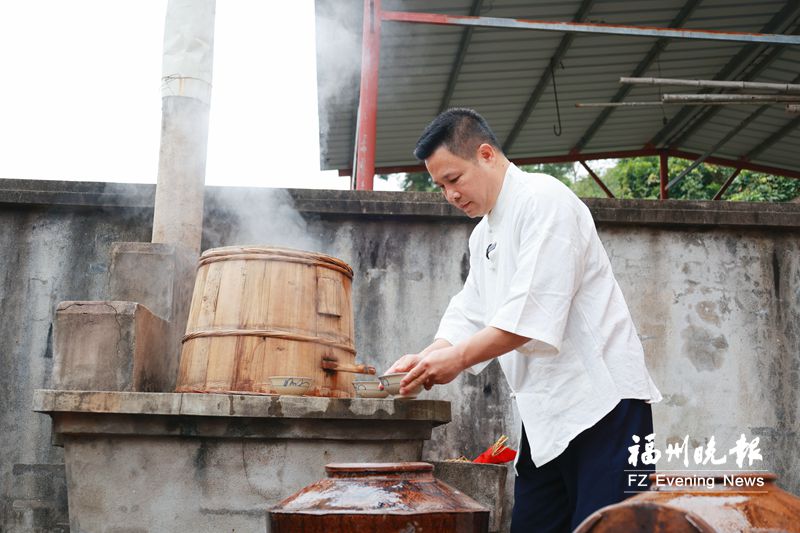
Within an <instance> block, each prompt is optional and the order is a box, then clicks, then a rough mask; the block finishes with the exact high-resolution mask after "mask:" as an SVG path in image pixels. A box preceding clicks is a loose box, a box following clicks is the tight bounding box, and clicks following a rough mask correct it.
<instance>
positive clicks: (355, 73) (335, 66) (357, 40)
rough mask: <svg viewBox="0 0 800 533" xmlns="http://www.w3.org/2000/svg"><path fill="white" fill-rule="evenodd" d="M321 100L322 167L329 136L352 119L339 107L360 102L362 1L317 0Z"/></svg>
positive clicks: (326, 164) (353, 122)
mask: <svg viewBox="0 0 800 533" xmlns="http://www.w3.org/2000/svg"><path fill="white" fill-rule="evenodd" d="M316 7H317V16H316V23H317V27H316V35H317V100H318V106H319V137H320V155H319V157H320V166H321V167H322V168H327V166H328V151H327V148H328V137H329V135H330V131H331V127H332V126H335V125H336V123H337V122H340V121H343V120H344V121H348V122H352V129H353V131H355V121H356V116H355V114H354V115H353V116H352V117H342V116H341V115H338V116H337V114H336V111H337V110H342V109H352V108H353V107H354V106H357V105H358V90H359V74H360V69H361V9H362V5H361V3H360V2H317V3H316Z"/></svg>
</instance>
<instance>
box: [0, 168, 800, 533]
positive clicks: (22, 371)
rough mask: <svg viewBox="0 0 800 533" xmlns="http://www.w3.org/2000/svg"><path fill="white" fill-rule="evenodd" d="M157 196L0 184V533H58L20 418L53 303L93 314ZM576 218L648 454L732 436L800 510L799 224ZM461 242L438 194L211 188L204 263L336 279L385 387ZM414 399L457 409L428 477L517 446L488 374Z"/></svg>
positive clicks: (25, 415) (635, 210)
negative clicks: (611, 308)
mask: <svg viewBox="0 0 800 533" xmlns="http://www.w3.org/2000/svg"><path fill="white" fill-rule="evenodd" d="M153 189H154V188H153V186H145V185H141V186H131V185H102V184H81V183H60V182H28V181H16V180H6V181H0V245H2V249H3V253H2V254H0V276H2V280H3V283H2V285H0V300H1V301H2V304H0V305H1V306H2V321H0V364H1V365H2V368H3V372H0V457H2V460H0V529H2V530H3V531H6V530H7V531H64V530H66V528H67V527H68V520H67V516H66V492H65V489H64V473H63V472H64V471H63V464H62V462H63V458H62V454H61V450H60V449H59V448H54V447H52V446H51V445H50V428H49V420H48V419H47V417H44V416H39V415H34V414H32V413H31V411H30V402H31V395H32V390H33V389H34V388H46V387H48V386H50V384H51V379H52V378H51V373H52V349H51V343H52V333H51V321H52V318H53V313H54V310H55V307H56V305H57V303H58V302H59V301H62V300H88V299H103V298H104V297H106V291H107V269H108V264H109V261H110V253H109V251H110V246H111V243H112V242H114V241H146V240H149V236H150V231H151V219H152V201H153ZM292 203H293V204H294V205H295V206H296V207H297V209H298V211H299V214H298V212H295V211H292V210H291V209H289V207H288V206H289V205H290V204H292ZM587 203H588V204H589V206H590V208H591V209H592V212H593V214H594V216H595V220H596V222H597V224H598V227H599V229H600V234H601V238H602V240H603V242H604V243H605V245H606V248H607V250H608V252H609V255H610V256H611V260H612V263H613V266H614V270H615V272H616V274H617V278H618V280H619V282H620V285H621V287H622V290H623V292H624V293H625V296H626V298H627V299H628V303H629V305H630V307H631V311H632V313H633V316H634V320H635V321H636V323H637V326H638V328H639V333H640V335H641V337H642V339H643V341H644V346H645V350H646V354H647V360H648V364H649V366H650V368H651V371H652V373H653V375H654V379H655V380H656V382H657V384H658V385H659V387H660V388H661V390H662V392H663V393H664V396H665V401H664V402H662V403H661V404H659V405H657V406H655V407H654V414H655V418H656V420H655V423H656V430H657V432H658V433H659V447H660V448H661V449H662V450H663V449H664V442H665V440H666V439H669V440H670V441H675V440H677V439H681V440H682V439H683V438H684V436H686V435H689V437H690V446H691V447H692V448H694V447H696V446H700V445H705V444H706V442H707V440H708V439H710V437H712V436H714V437H715V440H716V444H717V450H719V452H718V456H719V455H724V454H725V453H726V452H727V450H728V449H729V448H732V447H733V446H734V444H735V441H736V440H737V439H738V438H739V435H740V434H741V433H745V434H746V435H747V436H748V438H754V437H756V436H758V437H760V439H761V441H760V449H761V453H762V455H763V458H764V461H763V463H762V462H757V463H754V465H753V466H752V468H759V469H761V468H763V469H770V470H774V471H776V472H777V473H778V474H779V475H780V476H781V479H780V480H779V484H780V485H782V486H783V487H784V488H786V489H788V490H790V491H791V492H794V493H795V494H797V493H800V454H798V452H797V445H796V438H797V432H798V429H800V423H798V419H797V413H798V408H800V339H798V335H797V333H798V328H799V327H800V320H798V319H799V318H800V317H798V314H800V254H798V239H797V237H798V232H800V206H798V205H775V204H760V205H757V204H728V203H709V202H707V203H692V202H666V203H659V204H657V203H652V202H644V201H614V200H587ZM473 224H474V221H470V220H469V219H466V218H464V217H462V216H460V215H458V214H457V213H455V212H453V210H452V209H451V208H449V207H448V206H447V205H446V204H444V203H443V202H442V201H441V200H440V199H439V198H438V197H437V196H436V195H433V194H425V193H416V194H410V193H358V192H349V191H288V192H287V191H282V190H278V191H272V190H267V189H260V190H242V189H211V188H210V189H208V191H207V198H206V217H205V228H204V242H203V248H204V249H205V248H208V247H214V246H223V245H233V244H246V243H258V244H274V245H287V246H294V247H297V248H303V249H316V250H319V251H322V252H326V253H330V254H332V255H335V256H337V257H339V258H341V259H343V260H345V261H347V262H348V263H350V264H351V265H352V266H353V268H354V270H355V281H354V286H353V298H354V306H355V310H356V346H357V349H358V353H359V357H358V358H359V360H361V361H363V362H366V363H369V364H372V365H374V366H376V367H378V368H379V369H385V368H386V367H387V366H388V365H389V364H390V363H391V362H392V361H393V360H394V359H395V358H396V357H398V356H399V355H402V354H403V353H405V352H408V351H414V350H418V349H420V348H422V347H423V346H425V345H426V344H427V342H428V341H429V340H430V337H431V335H432V334H433V333H434V331H435V329H436V326H437V324H438V319H439V317H440V315H441V313H442V311H443V310H444V308H445V306H446V305H447V302H448V301H449V298H450V296H451V295H452V294H453V293H455V292H456V291H457V290H458V289H459V287H460V285H461V283H462V280H463V279H464V277H465V275H466V268H467V256H466V249H467V248H466V242H467V237H468V235H469V232H470V230H471V229H472V227H473ZM427 394H428V396H427V397H429V398H436V399H447V400H450V401H451V402H452V403H453V422H451V423H450V424H448V425H447V426H445V427H443V428H438V429H436V430H434V438H433V440H432V441H431V442H430V443H428V445H427V446H426V451H425V456H426V457H428V458H430V459H444V458H451V457H458V456H460V455H467V456H475V455H477V454H478V453H479V452H480V451H482V450H483V449H485V448H486V447H487V446H489V445H490V444H491V443H492V442H493V441H494V440H495V439H496V438H497V437H498V436H500V435H501V434H504V433H505V434H507V435H510V436H512V437H514V436H515V435H516V427H517V422H516V415H515V413H514V410H513V407H512V405H511V402H510V398H509V390H508V386H507V385H506V383H505V380H504V379H503V376H502V374H501V372H500V371H499V368H498V367H497V365H496V364H492V365H491V366H490V367H489V368H488V369H487V370H486V371H484V372H483V373H482V374H481V375H479V376H471V375H464V376H461V377H459V378H458V379H457V380H456V381H455V382H454V383H452V384H450V385H448V386H444V387H436V388H435V389H434V390H433V391H431V392H429V393H427ZM732 461H733V458H732V457H729V459H728V463H727V465H726V466H725V467H726V468H736V466H735V464H733V463H732ZM690 466H693V464H692V460H691V458H690ZM659 467H660V468H662V469H667V468H676V467H677V466H676V465H675V463H674V461H673V463H671V464H668V463H666V462H665V458H662V461H661V462H659ZM720 468H722V467H720ZM321 475H322V473H320V476H321Z"/></svg>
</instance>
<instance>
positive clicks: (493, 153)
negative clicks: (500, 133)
mask: <svg viewBox="0 0 800 533" xmlns="http://www.w3.org/2000/svg"><path fill="white" fill-rule="evenodd" d="M496 157H497V150H495V148H494V146H492V145H491V144H488V143H483V144H481V145H480V146H478V160H479V161H484V162H486V163H493V162H494V160H495V158H496Z"/></svg>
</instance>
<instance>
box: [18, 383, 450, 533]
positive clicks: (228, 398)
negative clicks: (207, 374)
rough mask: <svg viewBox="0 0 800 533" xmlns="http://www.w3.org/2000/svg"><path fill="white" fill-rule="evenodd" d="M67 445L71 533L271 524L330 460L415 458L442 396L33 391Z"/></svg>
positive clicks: (439, 414) (445, 412)
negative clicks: (275, 512)
mask: <svg viewBox="0 0 800 533" xmlns="http://www.w3.org/2000/svg"><path fill="white" fill-rule="evenodd" d="M33 408H34V410H35V411H37V412H40V413H45V414H48V415H49V416H50V417H51V418H52V419H53V434H54V437H55V439H56V440H57V442H59V443H60V444H61V445H63V447H64V458H65V463H66V475H67V487H68V491H69V515H70V530H71V531H73V532H84V531H92V532H112V531H113V532H120V531H125V532H127V533H133V532H145V531H179V530H180V531H197V532H206V531H208V532H211V531H232V530H235V531H237V533H238V532H248V531H253V532H255V531H258V532H263V531H267V530H268V529H267V528H268V525H267V524H268V520H267V510H268V509H269V508H270V507H271V506H273V505H274V504H276V503H278V502H279V501H280V500H281V499H283V498H285V497H286V496H289V495H290V494H292V493H294V492H295V491H297V490H299V489H300V488H302V487H304V486H306V485H308V484H310V483H312V482H314V481H317V480H319V479H321V478H323V477H324V476H325V472H324V466H325V465H326V464H327V463H331V462H392V461H418V460H420V459H421V454H422V445H423V442H424V441H425V440H427V439H429V438H430V436H431V430H432V429H433V428H434V427H435V426H438V425H441V424H444V423H447V422H448V421H449V420H450V403H449V402H445V401H438V400H374V399H336V398H314V397H293V396H252V395H243V394H188V393H187V394H176V393H138V392H94V391H58V390H37V391H36V392H35V394H34V401H33Z"/></svg>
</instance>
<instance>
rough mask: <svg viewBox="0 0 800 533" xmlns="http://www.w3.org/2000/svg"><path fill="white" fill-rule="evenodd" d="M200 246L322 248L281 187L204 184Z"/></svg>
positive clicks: (310, 249) (323, 250)
mask: <svg viewBox="0 0 800 533" xmlns="http://www.w3.org/2000/svg"><path fill="white" fill-rule="evenodd" d="M207 191H208V194H207V195H206V210H205V221H204V223H203V245H202V248H203V250H206V249H208V248H217V247H220V246H244V245H259V246H281V247H287V248H295V249H298V250H305V251H309V252H323V253H328V252H327V251H325V249H324V248H325V247H324V246H323V245H322V241H321V239H320V238H319V236H317V235H314V234H312V233H310V232H309V227H308V224H307V223H306V221H305V219H304V218H303V216H302V215H301V214H300V213H299V212H298V211H297V210H296V209H295V207H294V201H293V199H292V197H291V195H290V194H289V192H288V191H286V190H285V189H266V188H264V189H261V188H259V189H251V188H238V187H236V188H232V187H230V188H229V187H208V188H207Z"/></svg>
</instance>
